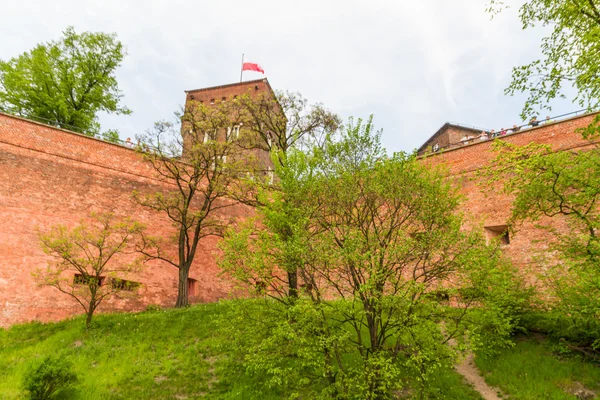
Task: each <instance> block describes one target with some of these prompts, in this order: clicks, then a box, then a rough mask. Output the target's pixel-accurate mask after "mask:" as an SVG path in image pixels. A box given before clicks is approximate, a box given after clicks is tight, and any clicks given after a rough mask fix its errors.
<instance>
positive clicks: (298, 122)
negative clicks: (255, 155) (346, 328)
mask: <svg viewBox="0 0 600 400" xmlns="http://www.w3.org/2000/svg"><path fill="white" fill-rule="evenodd" d="M239 101H240V104H241V105H242V107H243V109H244V113H245V121H244V130H246V131H247V132H248V133H249V135H248V138H249V140H248V141H247V142H246V143H245V145H246V146H249V147H250V148H254V149H260V150H264V151H267V152H269V153H270V154H271V159H272V160H273V162H274V166H275V168H274V174H275V175H276V176H278V175H279V174H280V173H282V171H283V169H284V168H285V167H286V164H287V154H288V152H289V151H290V150H292V149H300V148H305V147H306V146H307V145H308V146H310V145H311V144H317V145H320V144H322V143H323V142H324V141H325V138H326V137H327V136H328V135H330V134H331V133H333V132H335V131H336V130H337V129H338V128H339V126H340V125H341V120H340V118H339V117H338V116H337V115H336V114H335V113H332V112H331V111H329V110H327V109H326V108H325V107H323V105H321V104H309V102H308V100H307V99H305V98H304V97H303V96H302V95H301V94H300V93H294V92H286V91H277V92H276V93H271V92H265V93H261V94H259V95H258V96H251V95H250V94H245V95H243V96H240V97H239ZM281 182H282V181H281V180H280V179H274V180H268V179H267V180H260V179H259V180H257V179H251V180H245V181H240V183H242V184H241V186H240V188H239V189H240V190H238V191H237V192H236V193H237V199H238V200H240V201H241V202H243V203H245V204H249V205H252V206H254V207H258V208H269V207H272V206H273V205H274V203H273V202H272V201H271V200H272V198H271V197H272V195H273V193H274V192H277V194H276V196H278V197H281V198H282V199H287V200H284V201H283V202H282V203H281V205H282V207H283V208H282V209H280V210H278V213H284V214H285V213H289V214H290V215H291V214H293V213H294V211H293V209H294V207H295V206H294V204H293V202H294V196H293V195H291V194H290V196H288V195H287V194H286V188H285V187H284V186H282V185H281V184H280V183H281ZM271 215H274V214H271ZM285 221H291V219H290V218H278V223H276V224H275V225H273V227H275V226H277V233H278V236H279V238H280V239H281V240H283V241H284V242H286V241H289V242H290V243H292V242H294V240H295V239H294V238H293V237H292V236H293V232H294V230H293V229H292V228H291V227H290V226H288V225H287V223H286V222H285ZM296 257H297V255H295V254H294V253H293V252H292V253H288V256H287V257H286V258H284V259H281V260H280V262H281V263H282V266H283V267H284V268H285V270H286V275H287V286H288V290H287V293H288V295H289V298H291V299H294V298H296V297H297V294H298V274H297V270H296V265H297V263H298V260H297V259H296Z"/></svg>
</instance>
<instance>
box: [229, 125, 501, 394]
mask: <svg viewBox="0 0 600 400" xmlns="http://www.w3.org/2000/svg"><path fill="white" fill-rule="evenodd" d="M346 129H347V130H346V131H345V132H344V133H343V135H342V138H341V140H340V141H339V142H334V141H332V140H331V139H329V140H327V141H326V143H325V146H324V147H323V148H322V149H320V148H316V149H315V150H314V152H313V153H312V154H311V155H305V154H303V153H297V152H291V153H290V154H288V159H287V160H288V164H287V167H286V169H284V171H285V173H282V174H281V179H282V182H281V185H282V187H284V188H285V189H286V197H285V200H284V199H283V196H281V197H275V198H273V199H272V202H271V204H270V205H269V206H265V207H263V208H261V209H259V217H260V220H259V222H260V223H259V224H256V225H254V226H250V227H248V228H247V229H244V230H241V231H235V232H234V231H232V232H230V234H229V236H228V240H226V241H224V242H223V249H224V258H223V260H222V266H223V268H224V270H225V271H226V273H228V274H230V275H231V276H233V277H235V278H237V279H238V280H239V281H240V282H242V283H243V284H246V285H247V287H249V288H251V289H253V290H257V291H258V292H259V293H261V294H263V295H265V296H267V297H268V298H272V299H275V300H277V301H276V302H265V305H266V308H267V309H269V308H270V309H272V310H274V312H264V311H263V313H262V314H259V315H254V316H253V315H250V316H249V317H246V318H244V321H245V324H246V325H248V327H245V328H242V329H241V331H242V332H240V333H239V336H240V338H241V340H247V341H248V342H249V344H250V345H249V348H250V349H252V350H250V351H249V353H247V354H245V356H246V361H247V363H248V366H249V368H250V369H252V370H256V371H258V372H260V373H263V374H266V375H267V376H271V377H272V378H274V379H277V380H279V381H281V380H283V379H286V378H284V376H285V375H287V374H291V378H289V377H288V378H287V380H294V381H297V382H299V383H298V385H300V386H301V385H302V383H304V385H306V386H305V387H304V388H305V389H306V388H308V387H312V388H319V387H321V388H324V389H323V392H322V393H321V395H323V396H330V397H329V398H365V399H383V398H389V397H390V396H391V392H392V390H395V389H398V388H399V387H401V386H402V378H406V374H407V369H408V370H409V371H413V372H412V373H413V374H414V375H416V376H417V377H418V379H420V381H421V382H422V383H423V387H424V386H425V382H426V380H427V378H428V376H430V374H431V373H432V372H433V371H434V370H435V369H436V368H437V367H439V366H440V365H441V364H444V363H447V364H449V363H450V361H451V360H452V359H453V350H452V349H450V348H449V347H448V346H446V344H447V342H448V341H449V340H450V339H451V338H453V337H455V336H457V335H458V333H459V332H460V333H461V335H458V336H462V333H463V332H464V329H465V327H466V325H465V321H464V317H465V315H467V310H468V309H469V307H471V306H472V305H473V304H475V303H476V304H478V305H480V306H481V305H485V304H486V301H487V293H488V292H489V291H490V288H491V286H492V285H491V282H492V276H493V277H494V279H497V281H496V284H498V285H499V284H500V282H501V279H500V278H501V277H503V278H502V279H504V278H506V276H505V275H503V274H502V272H501V271H500V269H499V268H496V267H497V265H498V264H499V259H500V254H499V252H498V250H497V248H496V247H495V246H494V245H491V246H487V245H486V243H485V240H484V239H483V237H482V235H481V234H478V233H476V232H474V231H470V230H467V229H464V228H463V227H462V219H461V217H460V215H459V213H458V212H457V211H458V205H459V199H458V196H457V193H456V189H454V188H452V187H451V186H450V185H449V184H448V183H447V181H446V180H445V178H444V176H443V174H441V173H440V172H439V171H433V170H430V169H428V168H427V167H426V166H424V165H422V164H420V163H419V162H418V161H417V160H416V158H415V157H414V156H408V155H405V154H396V155H394V156H392V157H388V156H387V155H386V154H385V152H384V150H383V149H382V147H381V145H380V141H379V134H376V133H374V132H373V130H372V124H371V121H370V120H369V121H368V122H367V123H365V124H363V123H362V122H361V121H360V120H359V121H358V123H357V124H353V123H352V122H351V123H350V124H349V125H348V126H347V128H346ZM288 199H293V201H292V204H293V212H290V211H291V209H290V208H289V207H288V208H287V209H285V211H282V210H284V208H283V204H282V203H283V202H286V201H287V200H288ZM282 220H283V224H284V225H285V226H286V227H288V228H289V229H291V230H292V231H293V232H292V234H291V235H289V237H290V238H293V240H283V239H282V238H281V236H280V235H279V233H278V229H279V225H280V224H282ZM290 255H291V256H290ZM288 259H295V260H297V264H296V269H297V271H298V278H299V283H300V287H301V288H302V289H303V290H301V291H300V293H299V298H298V299H297V300H296V301H294V302H289V301H287V299H286V291H285V284H286V282H285V280H283V279H282V278H281V277H282V273H283V272H284V271H285V270H286V269H285V268H283V267H282V264H283V265H284V266H285V260H288ZM282 261H283V262H282ZM466 290H469V291H470V293H479V295H478V296H471V297H469V298H466V297H461V296H460V294H461V293H463V292H465V291H466ZM449 298H452V300H453V305H454V306H455V308H449V307H446V306H447V305H448V303H446V302H447V301H448V300H449ZM244 307H245V306H244ZM250 311H251V310H250ZM250 311H249V309H248V308H246V307H245V308H244V310H243V312H244V313H249V312H250ZM495 317H498V318H501V316H500V315H499V314H496V315H495ZM442 320H445V321H446V323H447V325H446V329H445V330H442V329H441V328H440V325H439V323H440V321H442ZM252 321H257V322H256V324H257V325H258V328H257V329H256V330H252V327H251V326H252V324H253V322H252ZM505 322H506V321H505ZM506 323H507V324H510V323H509V322H506ZM235 329H236V330H240V328H239V326H236V327H235ZM246 329H247V330H249V331H250V332H251V334H249V335H248V336H246V335H244V333H243V331H244V330H246ZM260 331H263V332H268V333H267V334H266V335H265V334H262V335H261V334H260ZM509 332H510V329H505V331H504V333H505V334H508V333H509ZM282 360H284V361H282ZM290 360H294V361H293V362H294V363H293V364H292V365H290V364H289V362H290ZM286 362H288V364H286ZM317 377H319V378H317Z"/></svg>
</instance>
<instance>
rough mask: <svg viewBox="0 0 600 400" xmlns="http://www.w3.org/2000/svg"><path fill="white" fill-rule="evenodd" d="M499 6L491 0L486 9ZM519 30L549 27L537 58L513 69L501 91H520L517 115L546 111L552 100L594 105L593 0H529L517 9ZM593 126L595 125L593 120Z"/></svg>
mask: <svg viewBox="0 0 600 400" xmlns="http://www.w3.org/2000/svg"><path fill="white" fill-rule="evenodd" d="M503 8H504V2H503V1H501V0H491V1H490V3H489V8H488V11H490V12H491V13H496V12H499V11H501V10H502V9H503ZM519 18H520V20H521V23H522V25H523V29H529V28H533V27H535V26H538V25H541V26H543V27H549V32H550V33H549V34H548V35H547V36H545V37H544V38H543V39H542V43H541V50H542V57H541V58H539V59H537V60H534V61H532V62H531V63H529V64H526V65H521V66H515V67H514V68H513V71H512V82H511V84H510V86H509V87H508V88H506V90H505V93H507V94H510V95H513V94H515V93H517V92H525V93H527V94H528V98H527V100H526V102H525V104H524V106H523V110H522V117H523V119H527V117H529V116H533V115H534V114H535V110H536V108H539V109H551V105H550V102H551V100H553V99H555V98H566V97H567V96H570V93H569V92H570V90H571V89H573V88H574V89H575V95H574V98H573V101H574V102H576V103H578V104H579V105H580V106H581V107H582V108H587V109H590V110H592V109H597V108H598V106H600V64H599V63H598V53H599V52H600V40H599V39H600V2H598V1H597V0H569V1H565V0H529V1H526V2H525V3H524V4H523V5H522V6H521V8H520V10H519ZM596 122H598V121H596Z"/></svg>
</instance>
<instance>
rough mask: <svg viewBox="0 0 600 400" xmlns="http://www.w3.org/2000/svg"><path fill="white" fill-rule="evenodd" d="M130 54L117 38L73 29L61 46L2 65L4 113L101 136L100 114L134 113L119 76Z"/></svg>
mask: <svg viewBox="0 0 600 400" xmlns="http://www.w3.org/2000/svg"><path fill="white" fill-rule="evenodd" d="M125 54H126V52H125V49H124V48H123V44H122V43H121V42H119V41H118V40H117V36H116V34H114V33H113V34H107V33H99V32H98V33H94V32H83V33H80V34H78V33H76V32H75V30H74V28H73V27H68V28H67V29H66V30H65V31H64V32H63V37H62V38H61V39H59V40H58V41H52V42H48V43H43V44H39V45H37V46H36V47H35V48H34V49H32V50H31V51H27V52H25V53H23V54H21V55H20V56H18V57H15V58H12V59H11V60H8V61H0V110H1V111H4V112H8V113H13V114H17V115H21V116H24V117H27V118H31V119H34V120H38V121H41V122H44V123H50V124H52V125H55V126H58V127H61V128H65V129H70V130H75V131H77V132H81V133H85V134H87V135H91V136H94V135H97V134H99V133H100V124H99V122H98V118H97V115H98V112H100V111H104V112H108V113H116V114H130V113H131V111H130V110H129V109H127V108H126V107H123V106H122V105H121V104H120V100H121V98H122V97H123V94H122V93H121V91H120V90H119V87H118V84H117V79H116V76H115V71H116V69H117V68H118V67H119V66H120V65H121V62H122V61H123V58H124V57H125Z"/></svg>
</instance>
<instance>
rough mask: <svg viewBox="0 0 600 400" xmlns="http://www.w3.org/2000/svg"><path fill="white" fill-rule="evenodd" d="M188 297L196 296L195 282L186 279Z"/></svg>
mask: <svg viewBox="0 0 600 400" xmlns="http://www.w3.org/2000/svg"><path fill="white" fill-rule="evenodd" d="M187 282H188V296H191V297H193V296H196V289H197V286H198V285H197V282H198V281H197V280H195V279H192V278H188V281H187Z"/></svg>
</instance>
